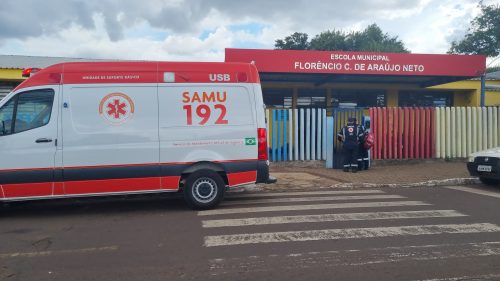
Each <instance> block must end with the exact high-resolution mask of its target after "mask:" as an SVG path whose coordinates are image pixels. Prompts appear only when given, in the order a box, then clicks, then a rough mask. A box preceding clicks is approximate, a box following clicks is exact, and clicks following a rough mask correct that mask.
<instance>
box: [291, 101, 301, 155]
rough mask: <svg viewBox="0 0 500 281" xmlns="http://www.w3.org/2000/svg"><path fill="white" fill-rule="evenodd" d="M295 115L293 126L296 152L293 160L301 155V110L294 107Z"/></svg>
mask: <svg viewBox="0 0 500 281" xmlns="http://www.w3.org/2000/svg"><path fill="white" fill-rule="evenodd" d="M293 116H294V120H293V123H294V124H293V128H294V132H293V134H294V136H293V140H294V141H293V142H294V144H293V149H294V153H293V160H299V159H300V157H299V110H298V109H296V108H295V109H294V110H293Z"/></svg>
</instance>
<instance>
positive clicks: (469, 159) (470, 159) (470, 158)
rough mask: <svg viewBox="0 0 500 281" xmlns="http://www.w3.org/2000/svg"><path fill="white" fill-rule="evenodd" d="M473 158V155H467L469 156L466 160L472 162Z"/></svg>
mask: <svg viewBox="0 0 500 281" xmlns="http://www.w3.org/2000/svg"><path fill="white" fill-rule="evenodd" d="M474 159H476V157H475V156H474V155H469V158H468V159H467V161H469V162H474Z"/></svg>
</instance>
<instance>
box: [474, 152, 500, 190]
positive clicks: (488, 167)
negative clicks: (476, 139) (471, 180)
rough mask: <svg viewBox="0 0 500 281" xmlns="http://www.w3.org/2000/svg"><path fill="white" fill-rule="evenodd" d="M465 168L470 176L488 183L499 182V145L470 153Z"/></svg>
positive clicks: (494, 183)
mask: <svg viewBox="0 0 500 281" xmlns="http://www.w3.org/2000/svg"><path fill="white" fill-rule="evenodd" d="M467 169H468V170H469V173H470V174H471V175H472V176H476V177H479V180H481V182H482V183H484V184H488V185H499V184H500V147H495V148H491V149H488V150H483V151H479V152H475V153H472V154H471V156H469V161H468V163H467Z"/></svg>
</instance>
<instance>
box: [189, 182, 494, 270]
mask: <svg viewBox="0 0 500 281" xmlns="http://www.w3.org/2000/svg"><path fill="white" fill-rule="evenodd" d="M198 216H199V217H200V218H201V219H202V220H201V224H202V227H203V229H205V230H206V231H205V235H204V238H203V246H204V247H206V248H207V249H220V248H224V247H242V246H245V245H254V246H259V245H281V244H286V245H287V246H288V247H287V249H289V253H287V254H283V253H280V254H273V253H270V254H268V255H258V254H257V253H255V255H249V256H247V257H237V258H235V257H232V258H225V257H217V258H214V259H212V260H211V261H210V269H211V271H212V273H213V274H214V275H218V274H224V273H227V272H230V271H231V270H238V269H241V268H247V269H248V268H252V267H258V269H259V270H260V271H265V270H266V268H267V269H268V270H271V269H272V268H273V267H272V264H273V261H274V260H275V259H277V258H280V259H279V260H280V266H284V265H283V264H284V263H285V264H286V263H287V262H288V263H289V264H290V265H293V268H297V267H299V268H300V267H304V268H306V267H311V266H313V265H314V266H325V265H326V266H328V267H331V266H342V265H346V263H347V264H349V265H356V264H357V265H363V264H371V263H389V262H398V261H407V260H414V261H419V260H427V259H429V260H431V259H434V258H436V257H434V255H435V254H433V253H436V252H439V253H440V254H439V259H447V258H460V257H471V256H472V257H473V256H481V257H484V256H500V242H498V241H486V242H484V241H481V242H478V243H462V244H460V245H459V244H453V243H451V244H449V243H443V244H424V245H404V246H400V247H391V245H387V247H381V248H380V247H379V248H374V247H372V248H367V249H351V250H345V249H344V250H341V251H339V250H336V249H331V248H329V249H325V251H319V252H318V251H316V252H307V251H301V252H296V251H294V250H293V249H294V245H300V243H306V242H311V241H312V242H314V241H315V242H317V243H321V241H323V242H325V243H326V242H328V241H347V240H350V241H352V240H356V239H364V240H366V239H376V238H390V239H396V238H398V237H400V238H405V239H408V237H429V236H439V235H481V234H485V235H487V234H495V235H499V234H500V226H498V225H496V224H493V223H490V222H481V221H480V222H471V220H470V219H469V217H468V215H467V214H463V213H461V212H459V211H457V210H452V209H439V208H436V207H435V206H433V205H432V204H431V203H428V202H424V201H415V200H411V199H410V198H407V197H405V196H401V195H395V194H387V193H385V192H383V191H381V190H368V189H367V190H337V191H317V192H283V193H258V194H236V195H230V196H228V198H226V201H225V202H224V203H223V204H222V205H221V206H220V207H219V208H218V209H214V210H206V211H200V212H198ZM460 220H463V221H460ZM377 222H387V223H388V224H381V225H378V224H377ZM413 222H415V223H413ZM423 222H424V223H423ZM428 222H429V223H428ZM353 223H357V225H353V226H352V227H346V225H349V224H353ZM365 223H366V225H364V224H365ZM471 242H473V241H471ZM327 245H332V244H331V243H330V244H327ZM298 249H304V247H303V245H302V246H300V247H298ZM361 252H363V253H364V254H363V255H360V254H359V253H361ZM339 255H343V256H344V258H342V259H339V258H338V256H339ZM349 259H352V261H351V262H350V261H349ZM311 260H314V261H315V262H313V263H311Z"/></svg>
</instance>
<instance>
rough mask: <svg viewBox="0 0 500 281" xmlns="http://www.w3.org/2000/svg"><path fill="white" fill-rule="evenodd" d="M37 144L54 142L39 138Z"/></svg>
mask: <svg viewBox="0 0 500 281" xmlns="http://www.w3.org/2000/svg"><path fill="white" fill-rule="evenodd" d="M35 142H36V143H43V142H52V139H48V138H39V139H37V140H36V141H35Z"/></svg>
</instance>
